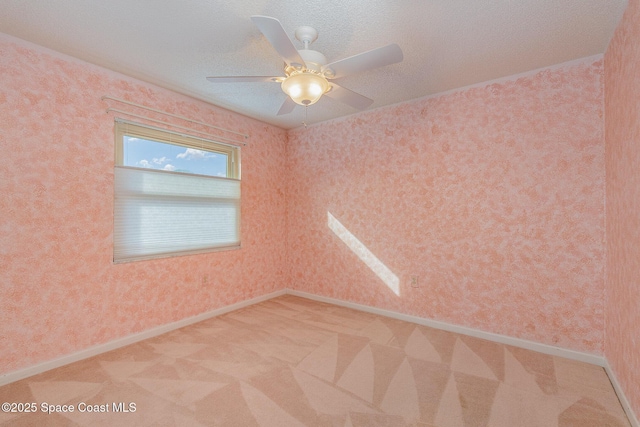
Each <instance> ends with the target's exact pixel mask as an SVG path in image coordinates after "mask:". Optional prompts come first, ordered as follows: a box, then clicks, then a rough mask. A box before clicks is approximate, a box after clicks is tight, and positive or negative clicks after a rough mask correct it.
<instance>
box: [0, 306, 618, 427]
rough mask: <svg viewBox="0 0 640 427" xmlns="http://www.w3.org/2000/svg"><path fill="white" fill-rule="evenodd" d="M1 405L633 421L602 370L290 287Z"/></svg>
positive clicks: (127, 421)
mask: <svg viewBox="0 0 640 427" xmlns="http://www.w3.org/2000/svg"><path fill="white" fill-rule="evenodd" d="M0 402H14V403H21V404H25V403H29V404H30V403H33V404H35V405H27V408H30V409H32V410H33V409H35V410H36V412H35V413H33V412H32V413H11V412H8V413H6V412H0V423H2V425H12V426H13V425H15V426H58V425H61V426H75V425H81V426H103V425H104V426H116V425H117V426H129V425H130V426H171V425H176V426H240V427H245V426H277V427H284V426H336V427H338V426H339V427H347V426H353V427H358V426H367V427H370V426H393V427H397V426H424V427H435V426H437V427H454V426H455V427H457V426H464V427H471V426H474V427H475V426H492V427H516V426H517V427H529V426H531V427H533V426H536V427H556V426H558V427H592V426H593V427H607V426H610V427H627V426H629V423H628V421H627V419H626V417H625V415H624V412H623V410H622V408H621V406H620V403H619V401H618V399H617V397H616V395H615V393H614V391H613V388H612V386H611V384H610V382H609V379H608V378H607V376H606V374H605V372H604V370H603V369H602V368H600V367H597V366H593V365H589V364H585V363H580V362H575V361H571V360H567V359H563V358H558V357H552V356H548V355H544V354H540V353H536V352H532V351H528V350H523V349H520V348H515V347H510V346H506V345H502V344H496V343H493V342H489V341H484V340H480V339H477V338H471V337H467V336H463V335H457V334H453V333H450V332H444V331H440V330H436V329H431V328H428V327H425V326H420V325H416V324H413V323H407V322H402V321H399V320H395V319H389V318H386V317H381V316H376V315H373V314H369V313H363V312H359V311H355V310H351V309H347V308H343V307H338V306H334V305H331V304H324V303H319V302H316V301H311V300H307V299H304V298H299V297H294V296H290V295H285V296H282V297H278V298H275V299H272V300H269V301H266V302H263V303H259V304H256V305H253V306H250V307H247V308H244V309H241V310H238V311H234V312H231V313H228V314H225V315H222V316H219V317H216V318H213V319H209V320H207V321H204V322H201V323H198V324H195V325H192V326H189V327H186V328H182V329H179V330H176V331H173V332H170V333H167V334H164V335H161V336H158V337H156V338H152V339H149V340H145V341H142V342H139V343H136V344H133V345H130V346H127V347H123V348H121V349H118V350H114V351H112V352H109V353H105V354H102V355H100V356H96V357H93V358H91V359H87V360H83V361H80V362H76V363H73V364H71V365H68V366H65V367H62V368H58V369H54V370H52V371H49V372H46V373H43V374H40V375H37V376H33V377H31V378H27V379H24V380H21V381H18V382H15V383H12V384H9V385H6V386H3V387H0ZM49 405H60V406H57V407H56V406H53V407H52V406H49ZM62 405H70V406H67V407H64V406H62ZM71 408H73V412H59V411H62V410H64V409H67V410H70V409H71ZM15 409H22V410H24V409H25V407H24V405H22V407H21V408H18V407H17V405H16V407H15ZM44 409H52V411H53V413H51V414H47V413H45V412H43V410H44ZM89 410H93V412H90V411H89ZM96 411H98V412H96ZM100 411H105V412H100ZM106 411H108V412H106Z"/></svg>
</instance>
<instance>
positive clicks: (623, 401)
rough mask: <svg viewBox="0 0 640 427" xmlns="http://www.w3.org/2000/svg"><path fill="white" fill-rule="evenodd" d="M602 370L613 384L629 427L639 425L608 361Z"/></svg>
mask: <svg viewBox="0 0 640 427" xmlns="http://www.w3.org/2000/svg"><path fill="white" fill-rule="evenodd" d="M604 370H605V372H606V373H607V375H608V376H609V380H610V381H611V385H613V389H614V390H615V391H616V394H617V395H618V399H619V400H620V404H621V405H622V409H624V412H625V413H626V414H627V418H629V422H630V423H631V427H640V422H638V418H637V417H636V414H635V413H634V412H633V408H631V403H630V402H629V400H628V399H627V396H626V395H625V394H624V391H622V386H621V385H620V383H619V382H618V377H616V374H615V373H614V372H613V369H611V366H610V365H609V362H607V361H605V365H604Z"/></svg>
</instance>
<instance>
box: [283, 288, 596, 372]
mask: <svg viewBox="0 0 640 427" xmlns="http://www.w3.org/2000/svg"><path fill="white" fill-rule="evenodd" d="M286 292H287V294H289V295H295V296H299V297H302V298H307V299H311V300H315V301H320V302H326V303H329V304H334V305H339V306H342V307H347V308H353V309H355V310H359V311H365V312H368V313H372V314H378V315H380V316H385V317H391V318H393V319H398V320H404V321H406V322H411V323H417V324H419V325H424V326H429V327H431V328H435V329H442V330H445V331H449V332H455V333H458V334H462V335H469V336H472V337H476V338H482V339H485V340H489V341H494V342H498V343H500V344H506V345H511V346H514V347H521V348H526V349H527V350H533V351H537V352H539V353H544V354H549V355H551V356H558V357H564V358H566V359H571V360H577V361H580V362H585V363H590V364H592V365H597V366H602V367H605V366H606V360H605V358H604V356H599V355H597V354H590V353H583V352H580V351H575V350H569V349H566V348H561V347H554V346H552V345H548V344H541V343H537V342H535V341H528V340H524V339H521V338H514V337H510V336H507V335H500V334H495V333H492V332H485V331H481V330H479V329H473V328H469V327H466V326H458V325H453V324H450V323H445V322H440V321H438V320H431V319H427V318H424V317H418V316H412V315H409V314H403V313H398V312H395V311H391V310H385V309H382V308H377V307H371V306H368V305H362V304H358V303H354V302H348V301H343V300H339V299H335V298H330V297H324V296H320V295H315V294H310V293H307V292H301V291H296V290H292V289H287V290H286Z"/></svg>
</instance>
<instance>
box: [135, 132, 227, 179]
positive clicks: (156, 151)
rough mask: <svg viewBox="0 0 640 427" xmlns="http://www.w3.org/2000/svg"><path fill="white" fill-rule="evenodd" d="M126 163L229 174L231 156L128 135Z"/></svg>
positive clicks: (207, 173)
mask: <svg viewBox="0 0 640 427" xmlns="http://www.w3.org/2000/svg"><path fill="white" fill-rule="evenodd" d="M123 142H124V165H125V166H133V167H138V168H149V169H159V170H166V171H172V172H184V173H193V174H198V175H209V176H223V177H226V176H227V155H226V154H221V153H214V152H211V151H205V150H200V149H196V148H188V147H183V146H180V145H173V144H165V143H163V142H157V141H150V140H147V139H142V138H134V137H130V136H126V135H125V136H124V141H123Z"/></svg>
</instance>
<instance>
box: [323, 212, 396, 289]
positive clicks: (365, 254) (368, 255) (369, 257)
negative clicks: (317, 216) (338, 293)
mask: <svg viewBox="0 0 640 427" xmlns="http://www.w3.org/2000/svg"><path fill="white" fill-rule="evenodd" d="M327 216H328V225H329V228H330V229H331V231H333V232H334V233H335V235H336V236H338V237H339V238H340V240H342V241H343V242H344V243H345V244H346V245H347V246H348V247H349V249H351V251H352V252H353V253H354V254H356V255H357V256H358V258H360V260H361V261H362V262H364V263H365V264H366V266H367V267H369V268H370V269H371V271H373V272H374V273H375V274H376V276H378V277H379V278H380V280H382V281H383V282H384V284H385V285H387V287H388V288H389V289H391V291H392V292H393V293H394V294H396V295H398V296H400V279H398V276H396V275H395V274H393V272H392V271H391V270H389V267H387V266H386V265H384V264H383V263H382V261H380V260H379V259H378V258H377V257H376V256H375V255H374V254H373V253H372V252H371V251H370V250H369V249H367V247H366V246H365V245H364V244H362V242H361V241H360V240H358V239H357V238H356V236H354V235H353V234H351V232H350V231H349V230H347V229H346V228H345V226H344V225H342V224H341V223H340V221H338V220H337V219H336V218H335V217H334V216H333V215H331V212H327Z"/></svg>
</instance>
